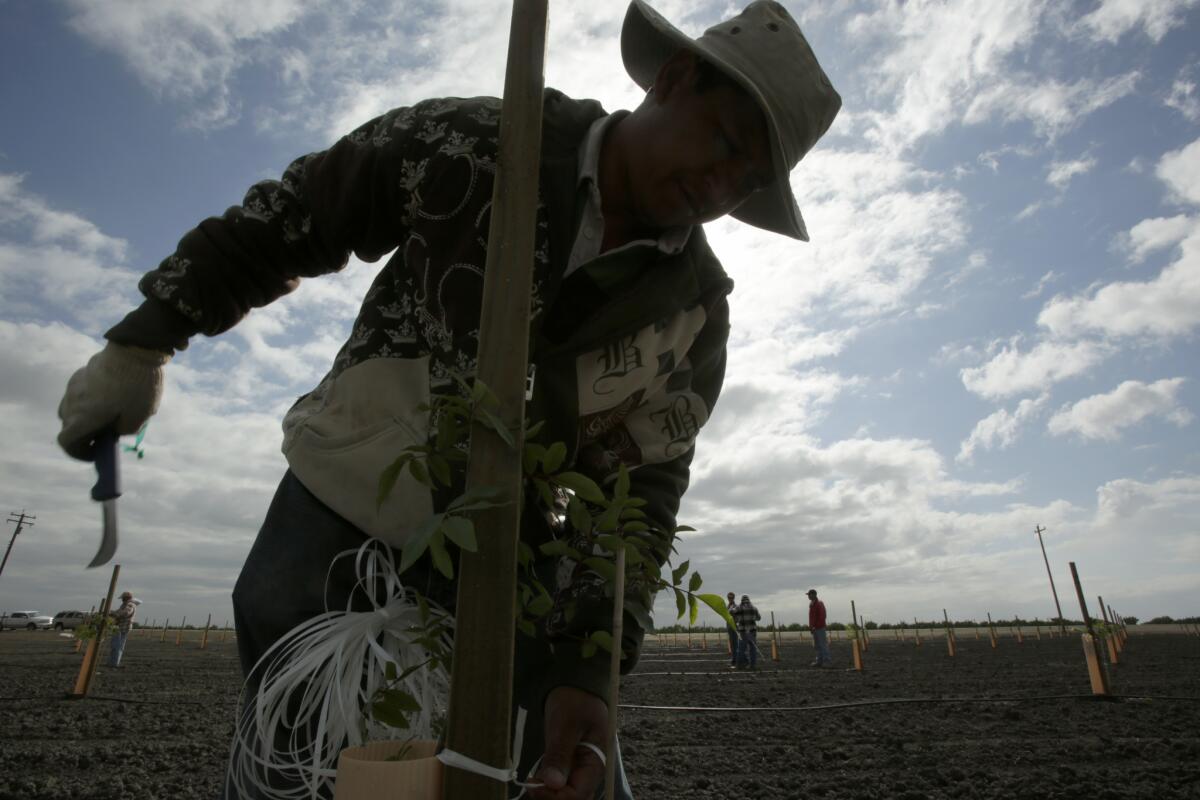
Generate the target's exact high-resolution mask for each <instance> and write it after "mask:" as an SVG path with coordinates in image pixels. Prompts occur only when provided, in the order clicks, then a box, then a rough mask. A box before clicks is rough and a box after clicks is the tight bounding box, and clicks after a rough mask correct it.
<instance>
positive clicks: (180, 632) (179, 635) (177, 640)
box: [175, 617, 187, 647]
mask: <svg viewBox="0 0 1200 800" xmlns="http://www.w3.org/2000/svg"><path fill="white" fill-rule="evenodd" d="M184 625H187V617H184V618H183V622H181V623H179V629H178V630H176V631H175V645H176V646H177V647H178V646H179V643H180V642H182V641H183V626H184Z"/></svg>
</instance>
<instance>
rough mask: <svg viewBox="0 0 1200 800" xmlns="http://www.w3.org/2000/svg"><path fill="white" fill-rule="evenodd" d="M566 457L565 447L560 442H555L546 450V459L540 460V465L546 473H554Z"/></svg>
mask: <svg viewBox="0 0 1200 800" xmlns="http://www.w3.org/2000/svg"><path fill="white" fill-rule="evenodd" d="M566 457H567V446H566V445H565V444H563V443H562V442H555V443H554V444H552V445H550V446H549V447H547V448H546V457H545V458H543V459H542V465H543V466H545V468H546V472H555V471H557V470H558V468H559V467H561V466H562V463H563V459H565V458H566Z"/></svg>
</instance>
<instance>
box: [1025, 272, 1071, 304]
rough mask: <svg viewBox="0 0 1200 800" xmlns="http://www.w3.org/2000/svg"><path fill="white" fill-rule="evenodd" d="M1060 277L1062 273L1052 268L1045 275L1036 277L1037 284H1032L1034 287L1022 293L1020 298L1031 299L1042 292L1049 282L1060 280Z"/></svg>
mask: <svg viewBox="0 0 1200 800" xmlns="http://www.w3.org/2000/svg"><path fill="white" fill-rule="evenodd" d="M1061 279H1062V273H1060V272H1055V271H1054V270H1050V271H1049V272H1047V273H1046V274H1045V275H1043V276H1042V277H1040V278H1038V282H1037V284H1036V285H1034V287H1033V288H1032V289H1030V290H1029V291H1028V292H1025V293H1024V294H1023V295H1021V299H1022V300H1032V299H1033V298H1035V297H1038V296H1039V295H1041V293H1042V292H1044V291H1046V287H1047V286H1049V285H1050V284H1052V283H1054V282H1055V281H1057V280H1061Z"/></svg>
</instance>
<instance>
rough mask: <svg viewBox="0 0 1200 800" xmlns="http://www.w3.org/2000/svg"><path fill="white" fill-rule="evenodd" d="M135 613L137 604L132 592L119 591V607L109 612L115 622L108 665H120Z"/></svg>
mask: <svg viewBox="0 0 1200 800" xmlns="http://www.w3.org/2000/svg"><path fill="white" fill-rule="evenodd" d="M136 613H137V604H136V603H134V601H133V592H121V607H120V608H118V609H117V610H116V611H113V612H111V613H110V614H109V616H110V617H112V618H113V622H115V623H116V625H117V629H116V630H115V631H113V635H112V641H111V642H110V644H109V651H108V665H109V666H110V667H119V666H121V656H123V655H125V640H126V639H128V638H129V631H130V629H131V628H132V627H133V616H134V614H136Z"/></svg>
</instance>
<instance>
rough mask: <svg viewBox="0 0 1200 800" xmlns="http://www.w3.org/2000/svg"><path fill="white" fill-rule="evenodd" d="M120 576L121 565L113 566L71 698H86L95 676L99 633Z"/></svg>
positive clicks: (102, 627)
mask: <svg viewBox="0 0 1200 800" xmlns="http://www.w3.org/2000/svg"><path fill="white" fill-rule="evenodd" d="M120 574H121V565H120V564H114V565H113V573H112V580H110V581H109V582H108V596H107V597H106V598H104V602H102V603H101V604H100V619H99V621H98V622H97V623H96V635H95V636H93V637H92V638H91V639H89V640H88V646H87V650H86V651H85V652H84V654H83V663H82V664H80V665H79V676H78V677H77V678H75V688H74V689H73V690H72V691H71V697H73V698H76V699H78V698H80V697H87V693H88V689H90V688H91V687H92V677H93V676H94V675H95V674H96V664H97V662H99V661H100V632H101V631H102V630H104V628H105V624H104V623H105V622H107V621H108V610H109V609H110V608H112V599H113V592H115V591H116V590H117V576H118V575H120Z"/></svg>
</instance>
